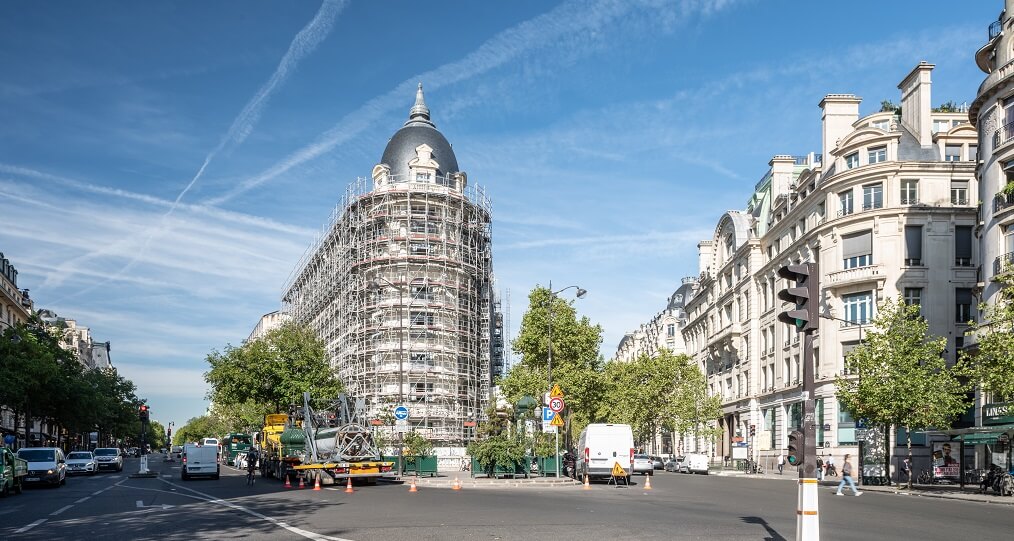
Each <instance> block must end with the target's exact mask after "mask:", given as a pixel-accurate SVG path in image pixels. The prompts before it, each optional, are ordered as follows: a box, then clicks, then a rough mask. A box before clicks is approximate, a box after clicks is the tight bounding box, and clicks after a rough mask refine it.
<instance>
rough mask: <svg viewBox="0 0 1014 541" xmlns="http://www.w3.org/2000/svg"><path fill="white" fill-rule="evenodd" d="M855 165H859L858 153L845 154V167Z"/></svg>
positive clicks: (849, 167) (848, 167)
mask: <svg viewBox="0 0 1014 541" xmlns="http://www.w3.org/2000/svg"><path fill="white" fill-rule="evenodd" d="M856 167H859V153H858V152H853V153H852V154H849V155H848V156H845V169H854V168H856Z"/></svg>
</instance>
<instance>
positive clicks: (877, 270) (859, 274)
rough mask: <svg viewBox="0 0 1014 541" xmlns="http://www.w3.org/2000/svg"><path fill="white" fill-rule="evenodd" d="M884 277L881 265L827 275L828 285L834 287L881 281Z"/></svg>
mask: <svg viewBox="0 0 1014 541" xmlns="http://www.w3.org/2000/svg"><path fill="white" fill-rule="evenodd" d="M882 275H883V267H882V266H880V265H868V266H866V267H856V268H854V269H845V270H840V271H837V272H832V273H829V274H828V275H827V284H828V285H831V286H834V285H839V284H844V283H846V282H857V281H863V280H873V279H879V278H881V277H882Z"/></svg>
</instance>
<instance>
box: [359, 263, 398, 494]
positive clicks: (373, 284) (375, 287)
mask: <svg viewBox="0 0 1014 541" xmlns="http://www.w3.org/2000/svg"><path fill="white" fill-rule="evenodd" d="M377 278H379V279H381V280H383V281H384V282H385V283H387V285H389V286H391V287H393V288H395V289H397V290H398V311H399V312H398V314H399V319H400V320H401V321H400V322H399V323H401V325H402V326H403V325H404V324H405V323H404V322H405V288H404V286H398V285H395V284H394V283H392V282H391V281H390V280H388V279H387V278H384V277H383V276H378V277H377ZM368 288H369V289H370V290H371V291H380V290H381V285H380V283H378V282H377V281H376V280H373V281H372V282H370V285H369V286H368ZM404 402H405V329H404V328H400V329H398V405H399V406H404V405H405V404H404ZM404 441H405V433H404V432H402V431H400V430H399V431H398V477H401V475H402V471H403V468H402V456H401V453H402V449H403V447H404V445H403V444H404Z"/></svg>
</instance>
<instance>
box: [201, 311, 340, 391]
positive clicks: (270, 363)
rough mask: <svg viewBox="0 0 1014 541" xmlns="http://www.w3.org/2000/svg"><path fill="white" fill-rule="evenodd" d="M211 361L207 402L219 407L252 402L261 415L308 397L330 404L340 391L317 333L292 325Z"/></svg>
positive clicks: (214, 353)
mask: <svg viewBox="0 0 1014 541" xmlns="http://www.w3.org/2000/svg"><path fill="white" fill-rule="evenodd" d="M207 361H208V364H210V365H211V369H210V370H209V371H207V372H205V373H204V379H205V381H207V382H208V383H209V384H210V385H211V391H210V392H209V393H208V398H209V399H210V400H211V401H212V403H214V404H216V405H223V406H236V405H239V404H245V403H248V402H252V403H253V404H254V405H255V406H256V407H257V408H261V411H266V410H265V408H269V409H270V411H285V410H284V409H283V408H285V407H287V406H289V405H291V404H299V403H302V400H303V393H304V392H309V393H310V396H311V397H313V399H314V400H315V401H321V402H326V401H330V400H334V399H335V398H337V397H338V395H339V393H340V392H341V389H342V385H341V382H339V381H338V378H337V377H336V376H335V374H334V371H333V370H332V369H331V365H330V364H329V363H328V360H327V356H326V354H325V350H324V344H323V343H322V342H321V341H320V339H319V338H317V336H316V335H314V333H313V331H311V330H310V329H308V328H306V327H303V326H300V325H297V324H296V323H292V322H290V323H286V324H285V325H283V326H281V327H279V328H277V329H273V330H272V331H270V332H268V333H267V335H266V336H264V337H262V338H258V339H256V340H253V341H250V342H247V343H245V344H243V345H242V346H240V347H233V346H231V345H227V346H226V347H225V350H224V351H223V352H218V351H212V352H211V353H209V354H208V356H207Z"/></svg>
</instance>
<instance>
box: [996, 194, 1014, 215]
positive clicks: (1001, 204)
mask: <svg viewBox="0 0 1014 541" xmlns="http://www.w3.org/2000/svg"><path fill="white" fill-rule="evenodd" d="M1010 207H1014V193H1009V194H1006V193H998V194H996V197H994V198H993V212H994V213H997V212H1000V211H1001V210H1004V209H1007V208H1010Z"/></svg>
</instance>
